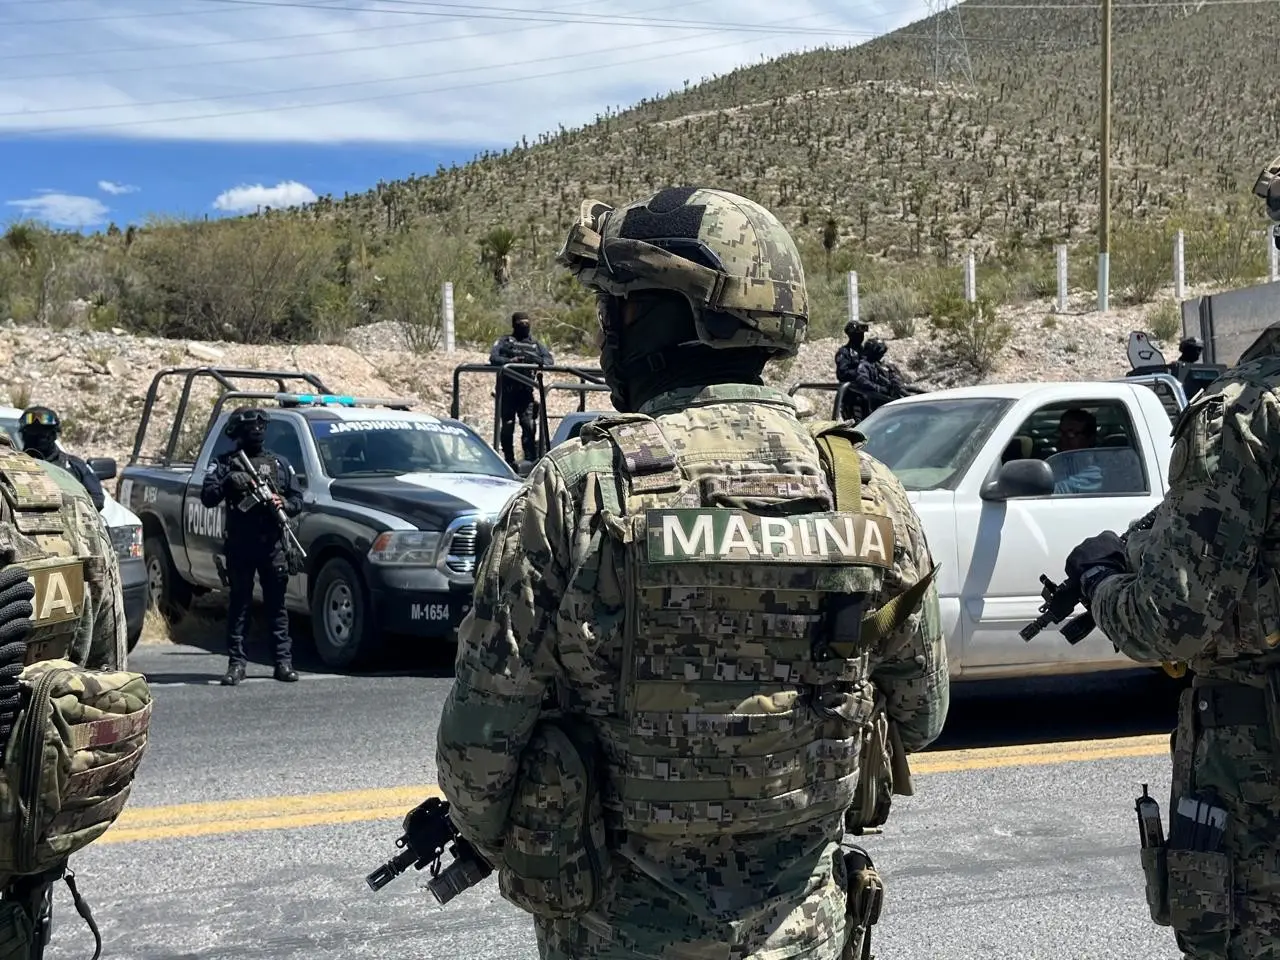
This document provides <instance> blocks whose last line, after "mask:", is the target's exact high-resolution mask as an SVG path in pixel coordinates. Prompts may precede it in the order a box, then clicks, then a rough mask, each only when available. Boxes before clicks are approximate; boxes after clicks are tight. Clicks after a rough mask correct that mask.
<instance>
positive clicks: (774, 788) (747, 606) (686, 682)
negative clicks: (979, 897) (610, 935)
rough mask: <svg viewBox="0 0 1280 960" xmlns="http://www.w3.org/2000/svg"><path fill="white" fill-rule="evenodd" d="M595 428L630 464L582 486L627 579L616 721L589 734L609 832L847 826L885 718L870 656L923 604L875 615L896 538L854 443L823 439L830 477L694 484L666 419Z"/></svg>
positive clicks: (730, 471) (691, 835)
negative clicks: (878, 710) (594, 491)
mask: <svg viewBox="0 0 1280 960" xmlns="http://www.w3.org/2000/svg"><path fill="white" fill-rule="evenodd" d="M598 429H599V430H601V431H603V432H604V433H605V434H606V435H607V436H608V437H609V438H610V439H611V440H612V442H613V444H614V446H615V448H616V450H617V453H618V457H619V459H620V462H621V463H622V464H624V465H625V468H624V469H621V470H619V471H618V474H617V476H616V479H615V477H614V476H613V475H595V476H594V477H593V478H592V477H589V478H588V482H589V483H590V482H595V483H596V484H597V485H598V490H599V494H598V495H599V496H600V498H601V501H602V504H603V506H604V510H603V515H602V529H603V531H604V535H605V536H608V537H609V538H611V539H612V541H613V548H614V550H620V551H621V554H622V557H623V558H624V563H625V570H626V574H625V575H626V589H625V591H624V592H625V595H626V598H627V608H626V611H625V622H624V628H623V637H624V641H623V649H622V655H621V669H620V673H619V676H618V677H617V680H616V682H617V695H616V697H615V698H614V710H613V714H614V715H613V716H610V717H608V718H605V719H603V720H602V721H597V722H596V728H597V734H598V735H599V736H600V738H601V739H602V741H603V745H604V753H605V755H606V756H607V757H609V762H608V763H607V764H606V769H607V774H606V775H607V778H608V788H607V790H606V795H607V798H608V800H607V802H606V803H605V807H606V809H607V813H606V819H607V822H608V824H609V826H611V827H614V828H620V829H623V830H626V831H628V832H632V833H635V834H638V835H641V836H645V837H650V838H655V839H664V840H674V839H679V840H690V839H696V838H697V837H699V836H723V835H725V834H734V833H754V832H769V831H774V830H782V829H793V828H794V827H795V825H796V824H797V823H800V822H804V821H808V820H812V819H816V818H820V817H825V816H831V815H840V814H843V813H844V812H845V811H846V810H847V809H848V808H849V806H850V804H851V803H852V801H853V799H854V795H855V790H856V787H857V784H858V778H859V765H860V760H859V757H860V753H861V752H862V748H863V743H864V734H865V730H866V726H867V724H868V721H869V720H870V718H871V716H872V712H873V707H874V692H873V688H872V687H871V684H870V682H869V678H868V652H869V650H870V649H871V647H872V644H873V643H875V642H876V640H877V639H879V638H880V637H882V636H884V635H886V631H887V630H889V629H893V628H894V627H895V626H896V625H897V624H898V623H900V621H901V619H902V618H903V617H902V615H903V614H904V613H909V612H910V608H911V607H912V606H913V605H914V602H915V600H918V599H919V596H920V595H922V594H923V591H924V586H922V587H921V588H919V591H918V592H916V593H913V596H911V597H904V598H902V600H903V602H901V603H898V602H895V603H892V604H888V605H886V607H884V608H882V609H881V610H880V611H877V613H875V614H872V615H867V611H868V610H869V609H870V608H871V607H873V606H874V601H875V600H876V599H877V597H878V595H879V594H880V592H881V590H882V587H883V583H884V576H885V573H886V571H888V570H889V569H891V568H892V565H893V558H894V545H895V544H894V525H893V519H892V518H891V517H890V516H888V515H887V514H886V513H885V512H884V511H883V510H882V509H880V507H879V506H878V504H876V502H875V501H874V499H870V498H867V497H864V495H863V487H862V481H863V478H862V475H861V470H860V466H859V463H858V459H857V454H856V449H855V448H854V446H853V443H852V442H851V441H850V439H849V438H848V437H847V436H846V435H844V434H842V433H841V432H840V431H839V429H838V428H837V427H836V426H835V425H833V424H812V425H811V426H810V430H811V432H812V433H813V435H814V437H815V440H816V441H817V443H818V447H819V450H820V452H821V453H822V455H823V458H824V461H825V466H826V467H827V470H826V474H827V476H826V477H822V476H810V475H801V474H792V473H787V474H784V473H739V474H735V472H734V471H735V470H736V469H737V468H736V467H735V465H732V464H726V465H725V468H724V470H723V472H721V473H719V474H717V475H715V476H709V477H704V478H702V479H700V480H699V481H698V482H696V483H694V482H693V481H690V480H687V479H686V478H685V474H684V472H683V471H682V470H681V467H680V462H679V458H678V457H677V456H676V455H675V454H674V453H673V452H672V450H671V447H670V445H669V444H668V443H667V441H666V438H665V437H664V436H663V433H662V430H661V428H660V427H659V424H658V422H657V421H656V420H653V419H652V418H649V417H646V416H643V415H628V416H625V417H611V418H609V419H608V420H607V421H599V422H598ZM837 464H838V465H839V469H836V466H837ZM827 477H830V478H831V481H832V482H830V483H829V482H828V480H827ZM619 488H621V489H620V490H619ZM925 586H927V580H926V583H925Z"/></svg>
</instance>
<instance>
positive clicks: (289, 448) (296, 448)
mask: <svg viewBox="0 0 1280 960" xmlns="http://www.w3.org/2000/svg"><path fill="white" fill-rule="evenodd" d="M262 443H263V445H264V446H265V447H266V448H267V449H268V450H270V451H271V452H272V453H275V454H278V455H279V456H282V457H284V458H285V459H286V460H288V461H289V466H291V467H293V472H294V473H296V474H297V475H298V476H299V477H304V476H306V465H307V461H306V460H305V459H303V456H302V441H301V440H300V439H298V428H297V427H295V426H294V425H293V424H292V423H291V422H289V421H288V420H283V419H280V418H278V417H272V418H271V421H270V422H269V423H268V424H267V433H266V436H265V437H264V438H263V441H262Z"/></svg>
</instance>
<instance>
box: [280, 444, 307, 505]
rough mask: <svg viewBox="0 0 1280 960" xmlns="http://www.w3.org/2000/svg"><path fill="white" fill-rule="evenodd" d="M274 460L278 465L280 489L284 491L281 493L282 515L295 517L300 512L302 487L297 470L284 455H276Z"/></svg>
mask: <svg viewBox="0 0 1280 960" xmlns="http://www.w3.org/2000/svg"><path fill="white" fill-rule="evenodd" d="M276 462H277V463H278V464H279V467H280V480H281V485H280V489H281V490H283V491H284V493H283V494H282V495H281V499H282V500H284V515H285V516H286V517H296V516H297V515H298V514H300V513H301V512H302V487H301V486H299V484H298V472H297V471H296V470H294V469H293V464H291V463H290V462H289V461H288V460H286V459H285V458H284V457H281V456H277V457H276Z"/></svg>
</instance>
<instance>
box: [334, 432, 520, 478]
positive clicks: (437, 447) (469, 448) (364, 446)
mask: <svg viewBox="0 0 1280 960" xmlns="http://www.w3.org/2000/svg"><path fill="white" fill-rule="evenodd" d="M310 427H311V432H312V435H313V436H314V437H315V440H316V449H317V450H318V451H319V453H320V462H321V464H322V465H323V467H324V472H325V473H326V474H327V475H328V476H330V477H332V478H333V479H335V480H338V479H342V478H345V477H374V476H399V475H401V474H406V473H470V474H480V475H482V476H491V477H510V476H511V475H512V474H511V469H510V468H509V467H508V466H507V465H506V463H505V462H503V460H502V458H501V457H499V456H498V455H497V454H496V453H494V451H493V449H492V448H491V447H490V446H489V445H488V444H486V443H485V442H484V441H483V440H481V439H480V438H479V437H478V436H477V435H476V434H475V433H474V432H472V431H471V430H469V429H467V428H466V427H462V426H458V425H454V424H449V423H440V422H438V421H435V420H391V419H385V420H362V421H351V420H312V421H310Z"/></svg>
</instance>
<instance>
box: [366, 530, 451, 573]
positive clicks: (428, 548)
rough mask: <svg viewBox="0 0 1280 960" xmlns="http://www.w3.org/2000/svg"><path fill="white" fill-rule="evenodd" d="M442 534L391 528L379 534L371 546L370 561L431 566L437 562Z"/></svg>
mask: <svg viewBox="0 0 1280 960" xmlns="http://www.w3.org/2000/svg"><path fill="white" fill-rule="evenodd" d="M439 546H440V534H439V533H438V532H436V531H426V530H389V531H387V532H386V533H380V534H378V539H376V540H374V541H373V546H372V547H370V548H369V562H370V563H383V564H401V565H405V566H424V567H428V566H431V565H432V564H434V563H435V562H436V550H437V549H438V548H439Z"/></svg>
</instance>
